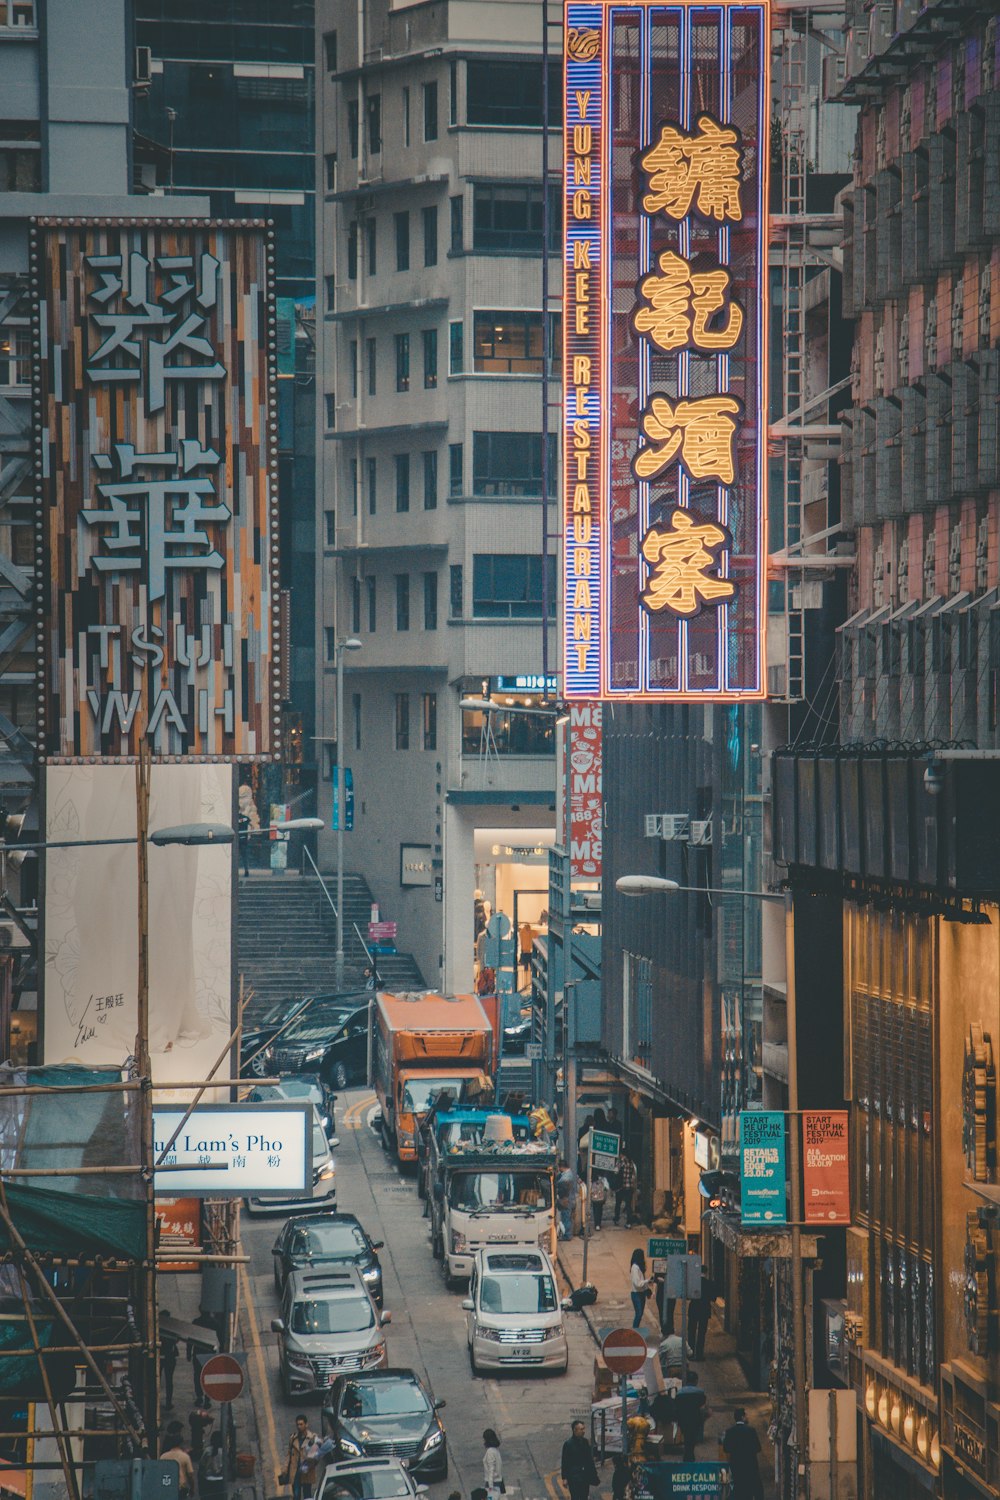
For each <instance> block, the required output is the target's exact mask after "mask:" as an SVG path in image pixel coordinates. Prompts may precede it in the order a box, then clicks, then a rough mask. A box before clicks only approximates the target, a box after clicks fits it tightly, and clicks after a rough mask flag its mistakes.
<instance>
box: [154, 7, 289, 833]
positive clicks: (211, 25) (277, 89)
mask: <svg viewBox="0 0 1000 1500" xmlns="http://www.w3.org/2000/svg"><path fill="white" fill-rule="evenodd" d="M313 10H314V7H313V0H209V3H208V4H201V3H197V4H195V3H189V0H134V12H135V41H136V47H137V57H138V59H139V63H140V65H141V67H142V69H143V72H142V79H143V82H142V84H141V85H140V86H139V87H138V89H137V91H136V92H137V98H136V124H137V128H138V130H139V131H140V133H141V135H142V136H143V137H144V138H146V139H148V140H149V141H151V142H154V143H155V145H156V147H157V148H158V150H159V157H160V167H159V174H160V187H161V190H163V191H165V192H167V193H168V194H173V193H191V192H198V193H203V194H205V195H206V196H207V198H208V202H209V205H210V211H211V213H212V214H213V215H215V216H218V217H221V218H238V219H243V218H265V219H269V220H271V222H272V223H273V225H274V230H275V241H274V242H275V251H276V265H275V295H276V299H277V312H278V452H279V469H278V518H279V527H280V545H281V582H282V590H283V602H282V621H283V631H284V640H283V646H284V653H285V668H284V675H285V685H284V691H283V698H284V724H283V735H282V740H283V744H284V755H283V764H282V766H281V768H280V771H279V770H278V769H277V768H275V770H274V771H272V772H271V774H270V775H269V776H265V777H264V780H263V784H262V785H261V786H260V787H259V788H258V801H259V803H260V805H261V810H262V811H263V812H264V813H265V815H266V814H267V811H268V806H269V804H270V803H273V802H283V801H286V800H292V799H301V800H299V801H298V803H297V807H298V811H299V813H311V812H314V811H315V807H314V805H313V804H312V802H311V800H310V799H309V798H308V796H303V795H302V794H304V793H309V792H312V791H314V789H315V769H316V768H315V761H316V745H315V738H314V736H315V717H314V713H315V710H314V699H315V655H314V629H315V627H314V618H315V562H314V558H315V508H314V476H313V463H314V450H313V443H314V435H315V398H316V387H315V369H314V364H315V360H314V354H315V310H316V257H315V165H314V162H315V141H314V136H315V95H314V65H313V58H314V54H313V47H314V15H313Z"/></svg>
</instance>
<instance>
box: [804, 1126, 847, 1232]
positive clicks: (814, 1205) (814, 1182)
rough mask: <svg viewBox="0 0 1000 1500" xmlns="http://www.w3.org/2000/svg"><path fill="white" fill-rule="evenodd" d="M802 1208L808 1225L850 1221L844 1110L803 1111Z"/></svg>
mask: <svg viewBox="0 0 1000 1500" xmlns="http://www.w3.org/2000/svg"><path fill="white" fill-rule="evenodd" d="M802 1207H803V1213H804V1217H805V1221H806V1223H807V1224H849V1223H850V1222H851V1173H850V1162H849V1159H848V1155H847V1111H846V1109H843V1110H840V1109H836V1110H807V1111H805V1112H804V1113H803V1116H802Z"/></svg>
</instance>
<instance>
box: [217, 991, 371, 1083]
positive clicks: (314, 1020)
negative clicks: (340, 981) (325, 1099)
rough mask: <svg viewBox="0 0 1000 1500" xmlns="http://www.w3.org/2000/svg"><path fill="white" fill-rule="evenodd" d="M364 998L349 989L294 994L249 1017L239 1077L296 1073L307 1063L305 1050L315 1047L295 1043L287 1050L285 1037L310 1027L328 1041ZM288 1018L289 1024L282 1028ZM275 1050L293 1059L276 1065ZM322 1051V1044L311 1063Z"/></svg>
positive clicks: (243, 1038) (242, 1048) (244, 1029)
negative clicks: (286, 1053)
mask: <svg viewBox="0 0 1000 1500" xmlns="http://www.w3.org/2000/svg"><path fill="white" fill-rule="evenodd" d="M363 998H364V997H363V996H359V995H358V994H357V993H356V992H355V991H353V990H352V991H344V992H343V993H339V992H336V991H334V992H331V993H329V994H322V995H296V996H295V997H294V998H292V999H289V1000H276V1001H275V1002H274V1003H273V1004H272V1005H269V1006H268V1007H267V1009H266V1010H264V1011H263V1012H262V1013H261V1014H260V1015H259V1016H255V1017H253V1019H251V1020H248V1021H247V1022H246V1024H245V1025H244V1027H243V1037H242V1043H241V1046H240V1077H241V1078H249V1077H252V1078H266V1077H268V1076H269V1075H270V1074H272V1073H278V1072H289V1073H297V1072H299V1071H300V1070H301V1069H302V1068H304V1067H306V1066H307V1063H306V1060H305V1053H306V1052H308V1051H310V1050H314V1049H311V1048H309V1047H305V1048H303V1047H302V1046H300V1045H297V1044H293V1045H292V1047H291V1048H288V1049H286V1047H285V1041H286V1038H294V1037H295V1036H296V1035H297V1034H298V1032H299V1029H300V1028H301V1027H304V1026H309V1027H316V1028H319V1029H320V1031H321V1033H322V1034H323V1035H324V1036H325V1038H326V1041H327V1042H328V1041H329V1039H330V1038H331V1037H332V1036H333V1035H334V1034H335V1033H336V1031H337V1030H338V1029H339V1028H340V1027H341V1026H342V1025H343V1023H344V1018H345V1017H346V1016H349V1015H350V1014H351V1013H352V1012H353V1011H355V1010H357V1008H358V1006H359V1005H360V1004H361V1002H362V1000H363ZM300 1013H301V1020H298V1021H296V1020H295V1017H296V1016H298V1015H299V1014H300ZM289 1021H291V1022H292V1025H291V1026H287V1029H286V1030H282V1027H285V1026H286V1023H287V1022H289ZM279 1033H280V1034H279ZM276 1049H280V1050H281V1052H282V1053H283V1054H284V1052H285V1051H286V1050H288V1051H291V1052H292V1053H293V1054H294V1057H295V1061H294V1062H293V1063H291V1064H290V1063H288V1062H286V1061H282V1062H281V1063H280V1065H279V1064H278V1063H276V1061H275V1050H276ZM324 1051H325V1044H324V1047H322V1048H321V1049H320V1050H319V1052H318V1053H317V1054H315V1055H314V1062H315V1061H318V1060H319V1058H320V1057H322V1055H323V1052H324Z"/></svg>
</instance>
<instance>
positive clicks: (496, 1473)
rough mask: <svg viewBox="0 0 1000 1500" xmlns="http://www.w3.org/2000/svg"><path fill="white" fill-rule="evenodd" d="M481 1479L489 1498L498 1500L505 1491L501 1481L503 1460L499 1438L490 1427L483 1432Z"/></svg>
mask: <svg viewBox="0 0 1000 1500" xmlns="http://www.w3.org/2000/svg"><path fill="white" fill-rule="evenodd" d="M483 1481H484V1483H485V1485H486V1493H487V1495H488V1496H489V1500H499V1497H500V1496H501V1495H505V1494H506V1493H507V1490H506V1486H505V1485H504V1482H503V1460H502V1459H501V1457H500V1439H499V1437H498V1436H497V1434H496V1433H495V1432H494V1431H493V1428H492V1427H487V1428H486V1431H485V1432H484V1433H483Z"/></svg>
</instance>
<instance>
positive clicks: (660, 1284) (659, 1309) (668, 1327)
mask: <svg viewBox="0 0 1000 1500" xmlns="http://www.w3.org/2000/svg"><path fill="white" fill-rule="evenodd" d="M654 1279H655V1283H656V1316H657V1318H658V1319H659V1323H660V1333H661V1334H662V1335H663V1337H664V1338H666V1337H667V1335H668V1334H671V1333H673V1331H674V1308H675V1307H676V1306H677V1298H676V1297H668V1296H667V1278H666V1276H664V1275H662V1274H661V1275H658V1276H656V1277H655V1278H654Z"/></svg>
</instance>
